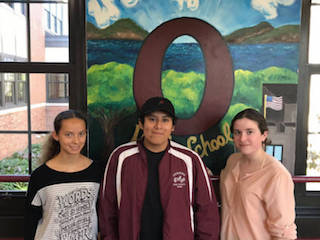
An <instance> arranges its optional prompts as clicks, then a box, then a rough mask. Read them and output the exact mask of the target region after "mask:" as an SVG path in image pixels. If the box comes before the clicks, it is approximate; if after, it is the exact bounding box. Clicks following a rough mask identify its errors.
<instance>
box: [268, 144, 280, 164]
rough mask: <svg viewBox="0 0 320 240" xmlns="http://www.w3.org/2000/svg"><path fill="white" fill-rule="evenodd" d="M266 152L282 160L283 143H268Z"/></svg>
mask: <svg viewBox="0 0 320 240" xmlns="http://www.w3.org/2000/svg"><path fill="white" fill-rule="evenodd" d="M266 152H267V153H268V154H269V155H271V156H273V157H275V159H277V160H279V161H280V162H282V155H283V145H267V146H266Z"/></svg>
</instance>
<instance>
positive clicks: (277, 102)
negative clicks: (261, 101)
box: [266, 96, 283, 111]
mask: <svg viewBox="0 0 320 240" xmlns="http://www.w3.org/2000/svg"><path fill="white" fill-rule="evenodd" d="M266 107H267V108H271V109H273V110H275V111H280V110H282V107H283V101H282V96H280V97H275V96H267V100H266Z"/></svg>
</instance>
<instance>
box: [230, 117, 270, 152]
mask: <svg viewBox="0 0 320 240" xmlns="http://www.w3.org/2000/svg"><path fill="white" fill-rule="evenodd" d="M267 136H268V132H267V131H265V132H264V133H261V132H260V129H259V127H258V123H257V122H255V121H252V120H250V119H248V118H242V119H238V120H236V121H235V122H234V127H233V141H234V144H235V146H236V148H237V149H238V151H240V152H241V153H242V154H244V155H250V154H254V153H256V152H257V151H260V150H262V149H263V148H262V147H263V144H262V143H263V142H264V141H265V140H266V138H267Z"/></svg>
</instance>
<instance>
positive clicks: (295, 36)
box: [224, 22, 299, 44]
mask: <svg viewBox="0 0 320 240" xmlns="http://www.w3.org/2000/svg"><path fill="white" fill-rule="evenodd" d="M224 39H225V40H226V41H227V42H228V43H233V44H244V43H245V44H257V43H274V42H299V25H286V26H281V27H278V28H274V27H273V26H272V25H271V24H270V23H267V22H261V23H259V24H258V25H256V26H253V27H248V28H242V29H239V30H236V31H234V32H233V33H231V34H229V35H226V36H224Z"/></svg>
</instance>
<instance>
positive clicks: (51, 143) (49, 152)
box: [40, 109, 87, 164]
mask: <svg viewBox="0 0 320 240" xmlns="http://www.w3.org/2000/svg"><path fill="white" fill-rule="evenodd" d="M71 118H79V119H81V120H83V121H84V122H85V125H86V128H87V119H86V117H85V116H84V115H83V114H82V113H81V112H79V111H76V110H72V109H70V110H67V111H63V112H61V113H59V114H58V115H57V116H56V118H55V119H54V122H53V126H54V131H55V132H56V134H59V131H60V129H61V126H62V121H63V120H66V119H71ZM59 152H60V143H59V142H58V141H56V140H55V139H54V138H53V137H52V134H50V135H49V136H48V138H47V140H46V141H45V143H44V144H43V146H42V151H41V156H40V163H41V164H42V163H45V162H47V161H48V160H50V159H52V158H54V157H55V156H56V155H57V154H58V153H59Z"/></svg>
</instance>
